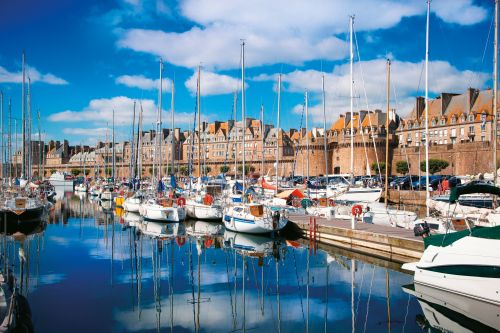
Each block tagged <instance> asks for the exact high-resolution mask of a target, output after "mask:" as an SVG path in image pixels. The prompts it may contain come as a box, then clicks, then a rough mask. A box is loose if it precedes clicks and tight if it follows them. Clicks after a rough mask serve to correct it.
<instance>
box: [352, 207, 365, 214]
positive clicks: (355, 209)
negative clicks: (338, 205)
mask: <svg viewBox="0 0 500 333" xmlns="http://www.w3.org/2000/svg"><path fill="white" fill-rule="evenodd" d="M351 213H352V215H354V216H360V215H361V214H363V207H362V206H361V205H354V206H352V209H351Z"/></svg>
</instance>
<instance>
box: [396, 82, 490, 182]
mask: <svg viewBox="0 0 500 333" xmlns="http://www.w3.org/2000/svg"><path fill="white" fill-rule="evenodd" d="M492 106H493V97H492V90H491V89H488V90H482V91H480V90H478V89H474V88H469V89H467V91H466V92H465V93H463V94H450V93H442V94H441V95H439V96H437V97H436V98H435V99H433V100H430V101H429V116H428V117H429V122H428V127H429V158H438V159H442V160H446V161H447V162H448V163H449V166H448V168H446V169H445V170H443V171H442V172H441V173H442V174H458V175H465V174H478V173H483V172H492V170H493V168H494V165H493V157H492V156H493V152H492V123H493V113H492ZM497 112H498V110H497ZM397 135H398V139H399V140H398V141H399V143H398V147H397V148H396V149H394V152H393V154H394V158H393V163H392V164H393V168H395V165H396V163H397V162H398V161H408V162H409V164H410V173H411V174H419V173H420V168H419V165H420V163H421V162H424V161H425V100H424V98H423V97H417V98H416V101H415V106H414V107H413V109H412V111H411V112H410V114H409V115H408V116H407V117H406V118H405V119H404V120H403V121H402V122H401V123H400V126H399V128H398V130H397ZM499 156H500V155H499ZM394 170H395V169H394Z"/></svg>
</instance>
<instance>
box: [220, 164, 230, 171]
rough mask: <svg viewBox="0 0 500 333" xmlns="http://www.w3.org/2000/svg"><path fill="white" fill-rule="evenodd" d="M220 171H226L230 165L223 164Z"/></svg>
mask: <svg viewBox="0 0 500 333" xmlns="http://www.w3.org/2000/svg"><path fill="white" fill-rule="evenodd" d="M219 170H220V172H221V173H226V172H228V171H229V167H228V166H227V165H222V166H221V167H220V168H219Z"/></svg>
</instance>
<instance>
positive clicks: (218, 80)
mask: <svg viewBox="0 0 500 333" xmlns="http://www.w3.org/2000/svg"><path fill="white" fill-rule="evenodd" d="M200 77H201V84H200V93H201V95H202V96H208V95H222V94H229V93H232V92H234V91H236V90H237V89H239V90H241V80H239V79H236V78H234V77H232V76H229V75H224V74H217V73H213V72H208V71H201V72H200ZM197 81H198V72H196V71H195V72H194V73H193V75H191V77H190V78H189V79H187V80H186V82H185V83H184V84H185V86H186V88H187V89H188V90H189V91H190V92H191V94H193V95H195V94H196V89H197ZM245 88H248V87H247V86H245Z"/></svg>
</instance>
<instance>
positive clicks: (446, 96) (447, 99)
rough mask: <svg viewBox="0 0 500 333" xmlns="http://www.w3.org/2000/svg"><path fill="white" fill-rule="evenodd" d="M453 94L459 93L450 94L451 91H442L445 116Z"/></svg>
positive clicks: (442, 111) (442, 109) (442, 113)
mask: <svg viewBox="0 0 500 333" xmlns="http://www.w3.org/2000/svg"><path fill="white" fill-rule="evenodd" d="M453 96H458V94H450V93H441V115H442V116H443V115H444V114H445V113H446V109H447V108H448V105H450V102H451V99H452V98H453Z"/></svg>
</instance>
